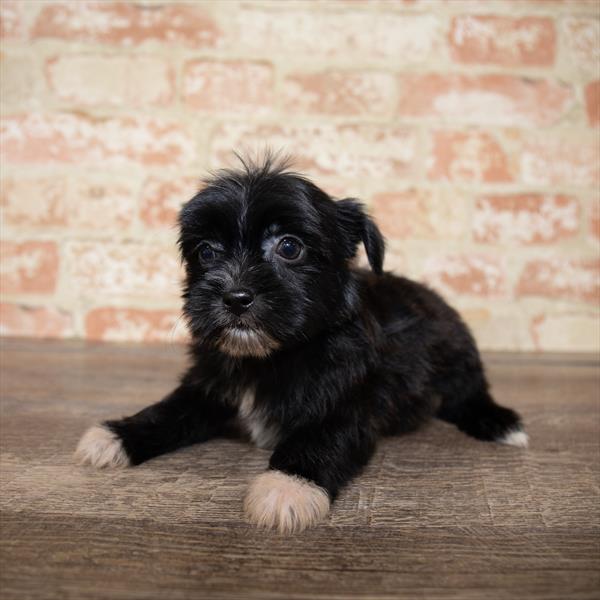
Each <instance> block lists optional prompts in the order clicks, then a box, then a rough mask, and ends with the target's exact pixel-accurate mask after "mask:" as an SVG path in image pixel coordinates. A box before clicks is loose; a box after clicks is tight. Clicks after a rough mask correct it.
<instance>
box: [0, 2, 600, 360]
mask: <svg viewBox="0 0 600 600" xmlns="http://www.w3.org/2000/svg"><path fill="white" fill-rule="evenodd" d="M0 11H1V35H2V49H1V66H2V78H1V86H2V90H1V91H2V104H3V108H2V125H1V126H2V136H3V141H2V157H1V159H2V189H1V203H2V248H1V258H2V260H1V265H2V324H1V327H2V332H3V333H4V334H6V335H26V336H58V337H71V336H76V337H87V338H94V339H110V340H172V339H180V338H181V337H182V336H183V335H184V330H183V327H182V326H181V322H180V320H179V319H178V315H179V306H180V303H179V299H178V281H179V277H180V266H179V263H178V260H177V256H176V252H175V244H174V240H175V237H176V236H175V232H174V218H175V214H176V211H177V208H178V207H179V205H180V204H181V203H182V202H183V201H185V200H186V199H188V198H189V197H191V196H192V195H193V193H194V191H195V190H196V189H197V186H198V180H199V178H200V177H201V176H202V174H203V173H205V171H206V169H207V168H213V167H217V166H223V165H226V164H231V163H232V162H233V161H232V155H231V150H232V149H238V150H244V149H246V150H256V149H261V148H264V147H265V146H267V145H269V146H271V147H273V148H276V149H279V148H281V149H284V150H286V151H288V152H290V153H292V154H294V155H295V156H296V157H297V165H298V167H299V168H300V169H302V170H304V171H305V172H306V173H308V174H309V175H310V176H312V177H314V178H315V180H316V181H317V182H318V183H319V184H320V185H322V186H323V187H324V188H325V189H326V190H328V191H329V192H330V193H332V194H334V195H336V196H342V195H352V196H359V197H361V198H362V199H364V201H365V202H366V203H367V204H368V205H369V207H370V209H371V211H372V212H373V214H374V215H375V217H376V218H377V219H378V220H379V223H380V224H381V227H382V229H383V231H384V232H385V234H386V236H387V238H388V241H389V244H388V246H389V251H388V258H387V263H386V264H387V267H388V268H390V269H394V270H396V271H397V272H401V273H405V274H407V275H409V276H411V277H414V278H417V279H420V280H423V281H426V282H428V283H430V284H431V285H432V286H434V287H435V288H437V289H439V290H440V291H441V292H443V293H444V294H445V295H446V296H447V297H448V298H449V299H450V300H451V302H452V303H453V304H455V305H456V306H457V307H458V308H459V309H460V310H461V311H462V313H463V315H464V317H465V318H466V320H467V321H468V322H469V324H470V325H471V326H472V328H473V330H474V332H475V334H476V336H477V338H478V339H479V341H480V343H481V345H482V346H483V347H484V348H488V349H511V350H517V349H518V350H533V349H538V350H567V351H579V350H593V349H598V346H599V345H600V332H599V328H598V312H597V311H598V306H597V305H598V296H599V260H598V251H599V247H600V232H599V229H600V215H599V210H598V202H599V196H598V187H599V180H600V141H599V132H600V128H599V124H600V111H599V102H600V100H599V97H600V81H599V80H600V73H599V69H600V66H599V65H600V20H599V18H600V3H598V2H597V1H594V0H592V1H584V0H562V1H561V0H518V1H508V0H506V1H503V0H488V1H481V2H477V1H469V0H464V1H463V0H447V1H444V0H439V1H427V0H413V1H401V0H398V1H395V0H338V1H329V2H328V1H320V0H317V1H314V2H304V1H297V0H289V1H286V2H269V1H265V0H262V1H259V0H256V1H250V0H248V1H239V2H237V1H234V0H227V1H221V2H218V1H215V2H194V3H169V2H161V3H155V2H135V3H117V2H110V1H105V2H85V1H83V0H73V1H71V2H52V1H45V2H37V1H34V0H22V1H18V0H2V3H1V4H0Z"/></svg>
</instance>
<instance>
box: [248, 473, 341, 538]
mask: <svg viewBox="0 0 600 600" xmlns="http://www.w3.org/2000/svg"><path fill="white" fill-rule="evenodd" d="M329 505H330V500H329V495H328V494H327V492H326V491H325V490H324V489H323V488H321V487H319V486H318V485H317V484H315V483H313V482H311V481H308V480H307V479H303V478H301V477H295V476H293V475H286V474H285V473H282V472H281V471H267V472H266V473H263V474H262V475H259V476H258V477H257V478H256V479H255V480H254V481H253V482H252V484H251V485H250V489H249V490H248V494H247V495H246V499H245V500H244V511H245V513H246V516H247V518H248V520H249V521H250V522H251V523H254V524H255V525H257V526H258V527H261V528H264V529H277V530H278V531H279V533H283V534H291V533H297V532H299V531H302V530H303V529H306V528H307V527H312V526H314V525H316V524H317V523H319V522H320V521H322V520H323V519H324V518H325V517H326V516H327V513H328V512H329Z"/></svg>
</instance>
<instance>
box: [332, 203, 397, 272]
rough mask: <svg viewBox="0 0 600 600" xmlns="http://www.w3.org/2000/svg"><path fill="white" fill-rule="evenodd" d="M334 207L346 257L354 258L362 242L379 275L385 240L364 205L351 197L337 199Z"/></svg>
mask: <svg viewBox="0 0 600 600" xmlns="http://www.w3.org/2000/svg"><path fill="white" fill-rule="evenodd" d="M336 208H337V216H338V224H339V227H340V231H341V233H342V238H343V241H344V242H345V243H346V257H347V258H354V256H356V250H357V246H358V244H359V243H360V242H362V243H363V244H364V246H365V250H366V251H367V258H368V259H369V264H370V265H371V269H373V271H374V272H375V273H376V274H377V275H381V273H382V272H383V258H384V255H385V241H384V239H383V236H382V235H381V231H379V228H378V227H377V225H375V223H374V222H373V220H372V219H371V217H369V216H368V215H367V213H366V211H365V209H364V206H363V205H362V204H361V203H360V202H359V201H358V200H355V199H353V198H347V199H346V200H339V201H337V202H336Z"/></svg>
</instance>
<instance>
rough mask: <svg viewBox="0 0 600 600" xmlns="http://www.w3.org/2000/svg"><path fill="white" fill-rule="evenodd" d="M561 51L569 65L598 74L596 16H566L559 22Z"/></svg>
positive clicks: (599, 29)
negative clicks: (561, 42)
mask: <svg viewBox="0 0 600 600" xmlns="http://www.w3.org/2000/svg"><path fill="white" fill-rule="evenodd" d="M561 32H562V41H563V53H564V56H565V58H566V61H567V62H568V64H569V67H570V68H571V69H573V70H575V71H576V72H579V73H589V74H591V75H595V76H596V77H597V76H598V64H599V61H600V21H599V20H598V19H597V18H583V17H567V18H565V19H564V20H563V21H562V24H561Z"/></svg>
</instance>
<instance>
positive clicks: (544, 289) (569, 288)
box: [517, 258, 600, 304]
mask: <svg viewBox="0 0 600 600" xmlns="http://www.w3.org/2000/svg"><path fill="white" fill-rule="evenodd" d="M517 294H518V295H519V296H540V297H543V298H549V299H556V300H574V301H580V302H590V303H595V304H597V303H598V301H600V297H599V294H600V261H598V260H574V259H565V258H555V259H538V260H532V261H530V262H528V263H527V264H526V265H525V268H524V269H523V272H522V274H521V278H520V280H519V284H518V286H517Z"/></svg>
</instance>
